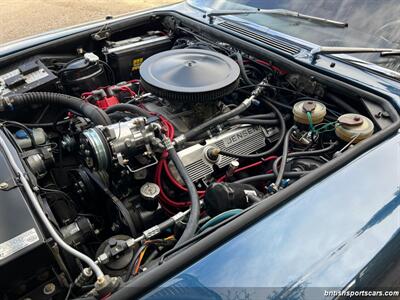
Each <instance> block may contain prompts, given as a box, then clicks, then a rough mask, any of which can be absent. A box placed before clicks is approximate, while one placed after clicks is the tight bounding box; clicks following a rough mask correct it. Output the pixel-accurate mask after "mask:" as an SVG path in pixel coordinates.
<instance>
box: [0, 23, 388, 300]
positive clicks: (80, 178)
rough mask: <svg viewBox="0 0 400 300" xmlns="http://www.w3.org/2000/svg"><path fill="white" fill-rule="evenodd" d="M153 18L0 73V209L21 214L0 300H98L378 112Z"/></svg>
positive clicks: (340, 148)
mask: <svg viewBox="0 0 400 300" xmlns="http://www.w3.org/2000/svg"><path fill="white" fill-rule="evenodd" d="M168 24H170V23H168V22H165V24H164V23H163V24H162V25H161V24H158V23H157V25H155V24H152V25H151V26H150V25H149V26H150V27H151V28H147V30H143V31H138V32H137V34H135V36H132V31H129V33H127V32H124V33H123V34H122V33H121V35H117V36H116V37H114V36H111V37H108V38H105V39H104V40H96V41H95V42H94V43H93V44H91V46H90V47H89V46H87V47H83V46H82V47H78V45H76V50H77V53H78V54H76V53H71V52H68V53H57V54H54V53H52V54H46V53H42V54H40V55H37V56H34V57H29V58H27V59H26V60H24V61H21V62H17V63H15V64H12V65H9V66H7V67H5V68H4V69H1V70H0V142H1V146H2V148H4V149H9V150H7V151H3V153H2V154H3V156H4V158H2V159H1V160H0V166H3V167H4V170H5V171H4V172H3V171H2V174H3V175H2V176H1V177H0V183H1V182H2V183H1V184H0V198H1V200H2V201H0V210H1V211H10V212H13V211H15V210H16V209H17V205H18V207H23V212H24V213H23V215H24V216H25V217H26V218H25V219H24V222H23V225H24V226H23V228H22V227H21V228H22V229H21V230H22V231H23V233H22V234H21V233H20V232H18V235H17V234H16V232H5V231H7V230H8V229H7V230H5V231H3V230H2V231H1V233H0V265H4V266H7V267H8V268H1V269H0V277H1V279H0V282H1V283H0V290H1V291H2V292H3V293H4V295H6V296H7V297H8V299H17V298H21V299H22V298H24V299H28V298H32V299H68V298H69V297H72V295H74V296H77V297H78V296H81V297H86V296H94V297H97V298H103V299H105V298H106V297H107V295H109V294H110V293H113V292H114V291H115V290H118V288H119V287H120V286H122V285H123V284H124V282H126V281H129V280H135V278H136V276H139V275H140V274H141V273H143V272H146V270H148V269H149V268H153V267H157V264H158V261H159V260H160V259H163V257H164V255H166V254H168V253H173V252H174V251H179V250H180V249H182V248H184V247H185V246H186V245H189V244H190V243H192V242H195V240H196V238H198V237H199V236H201V235H203V234H204V235H205V234H207V232H211V231H213V230H215V229H216V228H218V226H221V225H222V224H224V222H228V221H229V220H230V219H229V218H235V217H237V216H239V215H240V214H241V213H242V212H243V211H245V210H246V209H249V207H252V206H254V205H257V203H259V202H260V201H268V198H269V197H271V196H272V195H274V194H276V193H280V192H281V191H282V190H284V189H285V188H287V187H288V186H289V185H291V184H292V183H293V182H296V181H297V180H298V179H299V178H302V177H303V176H307V175H308V174H310V173H312V172H314V171H316V170H318V169H319V168H320V167H321V166H323V165H324V164H326V163H327V162H329V161H331V160H334V159H335V158H336V157H338V156H340V155H341V154H342V153H344V152H345V151H348V149H351V148H353V147H357V144H358V143H362V142H363V141H364V140H366V139H368V138H369V137H370V136H371V135H373V134H374V133H375V132H377V131H379V130H381V129H382V128H384V126H386V125H385V124H386V123H385V122H388V120H389V119H390V116H387V115H385V114H384V113H382V114H381V115H380V117H379V119H377V118H376V117H375V116H376V112H374V113H372V112H371V110H370V108H371V107H374V109H375V110H376V109H379V107H378V108H377V107H376V105H375V106H371V102H370V101H369V99H366V98H361V97H357V95H353V94H350V93H348V94H347V93H345V92H343V91H339V92H338V91H337V90H335V88H334V87H332V86H330V85H329V84H327V83H326V82H322V81H319V79H318V78H315V77H308V76H307V75H303V74H302V73H301V72H298V73H297V72H295V71H294V70H287V69H285V67H284V66H280V65H277V64H276V63H274V61H272V60H269V59H267V58H265V57H257V56H256V55H254V53H253V54H251V53H248V52H246V51H243V50H241V49H240V48H238V47H237V46H234V45H231V44H229V43H226V42H223V41H217V40H215V39H213V38H212V37H210V36H204V35H203V34H202V33H200V32H196V31H195V30H192V29H190V28H186V27H180V26H175V27H174V26H169V25H168ZM153 27H154V28H153ZM135 32H136V31H135ZM84 45H86V44H84ZM3 156H2V157H3ZM6 161H10V162H11V163H6ZM6 166H7V167H6ZM2 170H3V169H2ZM6 171H7V172H6ZM6 173H7V174H6ZM17 191H18V192H17ZM3 199H6V200H4V201H3ZM11 199H14V200H13V201H11ZM3 221H4V222H11V221H10V219H4V220H0V227H1V228H10V226H8V225H7V226H6V224H3V223H2V222H3ZM38 224H40V225H38ZM3 225H4V226H3ZM25 225H26V226H25ZM13 230H14V229H13ZM29 260H35V261H36V263H35V264H29V265H27V264H26V262H27V261H29ZM24 265H26V268H24V272H21V273H18V272H10V273H9V271H4V272H2V270H12V269H15V268H19V267H21V266H24ZM6 276H10V277H12V280H3V278H5V277H6ZM49 284H50V285H49ZM44 291H45V292H44ZM38 294H40V297H37V298H36V296H35V295H38Z"/></svg>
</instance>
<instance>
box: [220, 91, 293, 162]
mask: <svg viewBox="0 0 400 300" xmlns="http://www.w3.org/2000/svg"><path fill="white" fill-rule="evenodd" d="M262 102H263V103H264V105H265V106H268V107H269V108H270V109H272V110H273V111H274V112H275V113H276V116H277V117H278V120H279V123H280V133H279V138H278V140H277V141H276V143H275V144H274V145H273V146H272V147H271V148H270V149H268V150H266V151H264V152H262V153H254V154H247V155H245V154H236V153H231V152H227V151H221V152H220V154H221V155H225V156H229V157H234V158H243V159H252V158H260V157H265V156H267V155H269V154H271V153H273V152H275V151H276V150H277V149H278V148H279V147H280V145H281V144H282V142H283V140H284V138H285V134H286V123H285V119H284V117H283V115H282V114H281V112H280V111H279V110H278V109H277V108H276V107H275V106H274V105H273V104H272V103H270V101H268V100H264V99H262Z"/></svg>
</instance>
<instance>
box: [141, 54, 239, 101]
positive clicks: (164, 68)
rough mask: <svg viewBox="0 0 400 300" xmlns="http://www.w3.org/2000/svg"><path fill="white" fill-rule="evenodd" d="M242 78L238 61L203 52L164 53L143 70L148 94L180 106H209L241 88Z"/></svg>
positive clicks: (142, 76)
mask: <svg viewBox="0 0 400 300" xmlns="http://www.w3.org/2000/svg"><path fill="white" fill-rule="evenodd" d="M239 75H240V69H239V66H238V65H237V63H236V62H235V61H234V60H232V59H231V58H229V57H227V56H225V55H223V54H220V53H218V52H213V51H209V50H202V49H177V50H169V51H164V52H160V53H158V54H155V55H153V56H151V57H149V58H148V59H146V60H145V61H144V62H143V63H142V65H141V66H140V77H141V84H142V86H143V88H144V89H145V90H146V91H148V92H151V93H153V94H154V95H156V96H159V97H162V98H165V99H168V100H169V101H179V102H205V101H212V100H216V99H218V98H221V97H223V96H225V95H228V94H230V93H232V92H233V91H234V90H235V89H236V88H237V86H238V84H239Z"/></svg>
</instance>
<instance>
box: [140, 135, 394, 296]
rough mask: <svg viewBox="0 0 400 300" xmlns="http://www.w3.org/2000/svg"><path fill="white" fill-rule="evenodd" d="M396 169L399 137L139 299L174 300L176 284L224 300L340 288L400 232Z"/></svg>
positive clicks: (189, 293) (190, 292) (183, 292)
mask: <svg viewBox="0 0 400 300" xmlns="http://www.w3.org/2000/svg"><path fill="white" fill-rule="evenodd" d="M399 166H400V136H399V135H396V136H395V137H393V138H391V139H390V140H387V141H386V142H384V143H383V144H382V145H380V146H378V147H376V148H374V149H372V150H371V151H369V152H368V153H365V154H364V155H362V156H361V157H359V158H358V159H356V160H355V161H353V162H352V163H350V164H349V165H347V166H346V167H345V168H343V169H341V170H339V171H337V172H336V173H334V174H332V175H331V176H329V177H327V178H326V179H324V180H323V181H321V182H319V183H317V184H316V185H315V186H313V187H312V188H310V189H308V190H307V191H305V192H304V193H302V194H301V195H299V196H297V197H296V198H295V199H293V200H291V201H290V202H289V203H287V204H285V205H284V206H283V207H281V208H279V209H278V210H276V211H274V212H272V213H271V214H269V215H268V216H266V217H265V218H264V219H263V220H261V221H260V222H258V223H256V224H255V225H254V226H252V227H250V228H248V229H247V230H245V231H244V232H242V233H241V234H239V235H237V236H236V237H235V238H233V239H232V240H230V241H229V242H227V243H225V244H224V245H222V246H220V247H219V248H217V249H216V250H214V251H213V252H212V253H210V254H208V255H207V256H205V257H204V258H203V259H201V260H200V261H198V262H196V263H194V264H193V265H192V266H191V267H189V268H187V269H186V270H184V271H183V272H181V273H179V274H178V275H177V276H176V277H175V278H173V279H171V280H169V281H167V282H166V283H164V284H162V285H161V286H160V287H159V288H158V289H157V290H155V291H154V292H152V293H150V294H149V295H148V296H146V297H144V298H145V299H149V298H153V297H155V298H159V297H160V296H162V295H171V294H170V292H171V291H172V290H175V291H178V290H177V289H176V287H177V286H178V287H181V288H182V287H186V288H188V289H180V290H179V294H180V295H181V297H183V298H185V297H189V296H193V295H198V296H200V295H201V294H203V293H204V291H203V290H204V289H205V287H207V289H210V290H211V291H212V292H214V293H216V294H217V295H218V297H222V298H225V297H226V296H227V295H228V294H229V293H232V291H235V288H243V287H244V288H246V289H245V291H246V293H249V294H250V295H252V296H251V297H250V298H251V299H253V298H257V297H260V298H263V297H264V298H263V299H266V297H265V296H266V293H270V296H274V297H271V298H278V296H279V298H283V299H288V298H291V299H302V298H309V296H310V293H319V290H314V289H306V291H305V294H302V293H300V292H301V291H302V290H303V288H305V287H322V288H323V287H340V288H342V287H345V286H346V285H347V284H348V283H349V282H350V281H351V280H352V279H353V278H354V277H356V276H357V275H358V274H359V272H360V270H363V271H364V272H365V271H366V270H365V268H369V263H370V262H371V261H372V259H373V258H374V257H375V256H376V255H377V254H378V253H379V252H380V251H381V250H382V249H383V248H384V247H385V245H386V244H388V243H389V242H390V241H391V240H392V239H393V238H394V237H395V236H396V235H397V234H398V230H399V228H400V207H399V205H400V195H399V185H400V169H399ZM266 201H268V200H266ZM397 251H398V249H397ZM371 267H372V268H374V267H376V266H375V264H373V263H372V262H371ZM377 275H378V274H377ZM229 288H230V289H229ZM258 288H261V289H258ZM263 288H266V289H263ZM211 291H207V292H211ZM299 295H300V296H299ZM319 295H320V296H321V294H320V293H319ZM261 296H263V297H261ZM303 296H304V297H303ZM173 297H175V295H174V296H173ZM173 297H172V296H171V299H172V298H173ZM218 297H217V298H216V299H218ZM166 299H170V297H166ZM243 299H245V298H243Z"/></svg>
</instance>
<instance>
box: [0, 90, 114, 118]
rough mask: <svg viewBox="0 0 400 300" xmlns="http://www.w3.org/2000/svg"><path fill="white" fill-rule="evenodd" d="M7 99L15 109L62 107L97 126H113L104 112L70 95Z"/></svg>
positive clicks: (47, 94) (23, 96)
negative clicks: (25, 107) (41, 105)
mask: <svg viewBox="0 0 400 300" xmlns="http://www.w3.org/2000/svg"><path fill="white" fill-rule="evenodd" d="M7 98H8V101H9V103H7V105H11V106H15V107H19V106H30V105H33V104H43V105H55V106H61V107H65V108H68V109H71V110H73V111H76V112H77V113H80V114H82V115H84V116H86V117H87V118H89V119H90V120H91V121H92V122H93V123H95V124H96V125H110V124H111V120H110V118H109V117H108V116H107V114H106V113H105V112H104V111H103V110H101V109H100V108H98V107H97V106H95V105H93V104H90V103H88V102H85V101H83V100H81V99H79V98H76V97H73V96H69V95H65V94H59V93H50V92H32V93H25V94H17V95H12V96H9V97H7ZM0 107H1V105H0Z"/></svg>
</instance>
